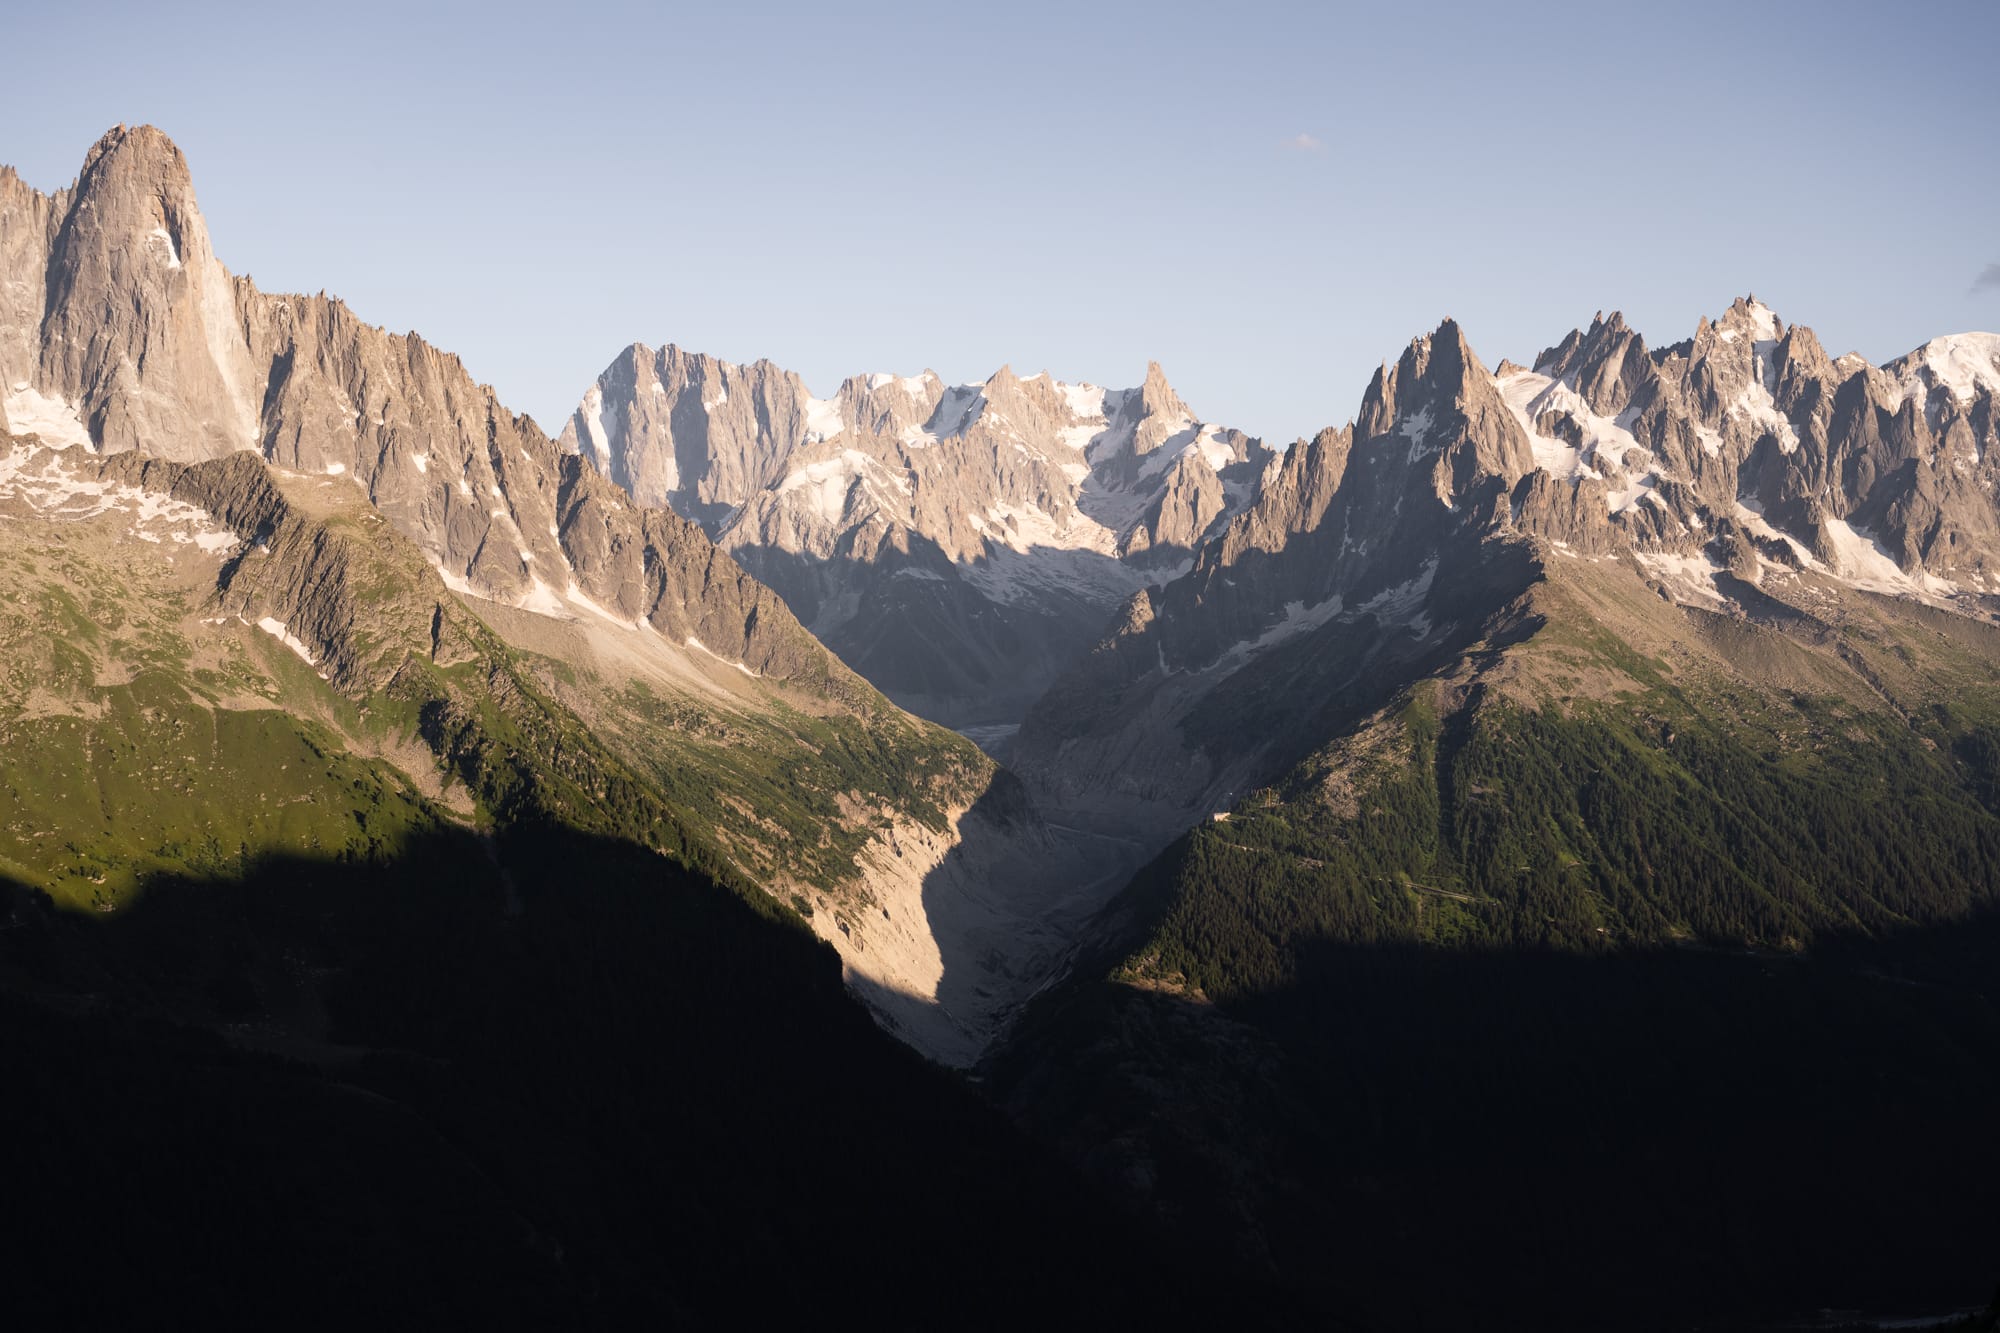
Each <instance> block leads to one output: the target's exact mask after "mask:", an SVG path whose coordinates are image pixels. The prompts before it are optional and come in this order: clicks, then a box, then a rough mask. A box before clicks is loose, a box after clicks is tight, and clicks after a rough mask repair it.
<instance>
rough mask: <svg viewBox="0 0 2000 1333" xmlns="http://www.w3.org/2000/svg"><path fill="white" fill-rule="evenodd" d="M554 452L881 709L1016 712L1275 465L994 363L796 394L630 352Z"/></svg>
mask: <svg viewBox="0 0 2000 1333" xmlns="http://www.w3.org/2000/svg"><path fill="white" fill-rule="evenodd" d="M560 443H561V445H562V447H563V448H564V449H565V450H566V451H570V452H574V453H576V454H578V455H580V456H581V457H583V458H584V459H586V460H588V461H589V463H590V464H591V466H592V467H593V468H594V469H595V470H596V471H597V472H599V473H601V474H602V475H604V476H605V477H608V478H609V479H610V480H612V481H613V482H616V483H617V484H618V485H619V486H621V487H623V488H624V489H625V490H626V491H627V492H628V493H630V494H631V495H632V496H634V497H635V498H637V499H638V500H639V501H641V502H642V503H646V504H662V505H665V506H668V507H670V508H672V509H673V510H674V512H676V513H678V514H681V515H683V516H685V517H687V518H689V519H691V520H693V521H695V522H697V523H700V524H701V525H702V526H703V528H704V529H705V530H706V531H708V532H709V533H710V534H712V535H713V536H715V538H716V539H717V541H718V542H719V544H720V545H721V546H722V547H723V548H724V549H725V550H727V551H729V552H730V553H731V554H732V555H733V556H734V557H735V558H736V559H737V560H739V561H740V562H742V563H743V564H744V565H745V567H747V568H749V569H750V570H751V571H752V572H754V573H755V574H756V575H757V576H758V577H759V578H760V579H762V580H764V581H765V582H767V583H769V584H770V585H771V586H772V587H774V588H776V589H777V590H778V591H779V592H780V593H781V594H782V595H783V596H784V598H785V600H786V602H787V603H788V604H789V605H790V606H791V608H792V610H793V611H794V612H795V613H797V615H798V616H799V618H800V619H801V620H803V621H804V622H805V623H806V624H807V625H808V626H810V627H811V629H812V631H813V632H814V633H815V634H817V635H818V636H819V637H820V638H821V639H822V640H824V641H825V642H826V643H827V644H828V645H829V646H831V647H832V648H833V649H834V650H835V651H836V652H837V653H838V654H839V655H840V656H841V657H842V658H843V659H844V660H845V661H847V662H848V663H850V664H851V665H853V666H854V667H855V668H856V669H857V670H859V671H860V672H861V673H862V674H863V675H865V676H866V677H867V678H868V679H869V680H870V681H871V682H873V683H874V684H875V685H876V686H877V687H878V688H880V689H882V690H883V691H885V692H886V693H888V694H889V695H890V697H892V698H894V699H895V700H896V701H897V702H899V703H901V704H903V705H904V706H906V707H909V708H911V709H913V710H915V711H917V712H920V713H924V714H926V715H928V716H931V717H933V718H936V719H938V720H941V721H945V722H949V723H951V724H953V725H987V726H992V725H1005V724H1008V723H1011V722H1013V721H1016V720H1018V719H1019V717H1020V715H1021V714H1022V712H1024V711H1025V710H1026V708H1027V706H1028V704H1029V703H1031V702H1032V701H1033V699H1034V698H1035V697H1036V696H1038V695H1039V694H1040V693H1041V691H1042V690H1043V689H1044V688H1045V687H1046V685H1047V684H1048V683H1049V681H1051V680H1052V679H1054V677H1055V675H1056V674H1057V673H1058V672H1059V671H1060V670H1062V668H1063V667H1064V666H1066V665H1067V664H1068V663H1069V662H1071V661H1074V660H1075V658H1076V657H1077V656H1078V655H1079V654H1081V653H1082V652H1083V651H1085V650H1086V649H1087V648H1088V647H1089V645H1090V644H1091V643H1093V642H1095V641H1096V639H1097V637H1098V636H1099V634H1100V633H1101V632H1102V629H1103V626H1104V624H1105V622H1106V620H1107V619H1108V618H1109V617H1110V616H1111V615H1112V613H1113V612H1114V611H1115V610H1116V608H1117V607H1118V606H1119V605H1120V604H1121V603H1122V602H1123V601H1124V600H1125V599H1127V598H1128V597H1130V596H1131V595H1132V594H1133V593H1134V592H1135V591H1137V590H1138V589H1140V588H1142V587H1144V586H1146V585H1147V584H1148V583H1150V582H1154V581H1158V580H1162V579H1167V578H1171V577H1173V576H1174V575H1175V574H1176V573H1178V572H1179V571H1181V570H1183V569H1185V568H1186V567H1187V565H1188V562H1189V561H1190V560H1191V559H1192V556H1193V553H1194V551H1195V549H1196V548H1197V547H1198V546H1200V544H1201V543H1202V542H1203V541H1205V540H1207V539H1208V538H1209V537H1210V536H1212V535H1213V534H1215V533H1217V532H1219V531H1220V530H1221V528H1222V527H1223V525H1224V523H1225V521H1226V520H1227V518H1228V517H1229V516H1230V515H1231V514H1234V513H1237V512H1239V511H1240V510H1242V509H1243V507H1244V506H1245V505H1246V504H1247V503H1248V502H1249V500H1250V498H1251V497H1252V496H1253V495H1254V494H1255V493H1256V491H1257V488H1258V486H1259V485H1260V483H1261V479H1262V476H1263V473H1264V471H1265V469H1266V467H1267V465H1268V464H1269V463H1270V462H1271V461H1273V460H1274V459H1275V457H1276V455H1275V454H1273V453H1272V452H1271V451H1269V450H1266V449H1265V448H1264V447H1263V446H1262V445H1261V444H1260V443H1259V442H1258V441H1256V440H1254V439H1251V438H1250V437H1248V436H1246V435H1244V434H1242V433H1241V432H1238V431H1233V430H1227V429H1223V428H1219V427H1215V426H1212V425H1208V424H1206V423H1203V422H1201V421H1199V420H1197V419H1196V418H1195V416H1194V414H1193V413H1192V412H1191V411H1190V410H1189V409H1188V407H1187V406H1186V404H1185V403H1183V402H1182V401H1181V399H1180V397H1179V395H1178V394H1176V393H1175V392H1174V390H1173V388H1172V386H1171V385H1170V384H1168V382H1167V379H1166V375H1165V374H1164V372H1162V371H1161V369H1160V367H1159V366H1158V364H1153V365H1150V366H1149V367H1148V368H1147V373H1146V377H1145V380H1144V382H1143V383H1142V384H1141V385H1140V386H1139V387H1138V388H1136V389H1130V390H1123V391H1120V390H1106V389H1103V388H1100V387H1098V386H1096V385H1089V384H1063V383H1060V382H1058V381H1055V380H1053V379H1051V378H1050V377H1049V376H1048V375H1046V374H1038V375H1029V376H1020V375H1016V374H1015V373H1014V372H1013V370H1012V369H1011V368H1009V367H1002V368H1001V369H1000V370H999V371H997V372H995V373H994V374H993V375H992V376H991V377H990V378H988V379H987V380H986V381H985V382H984V383H982V384H966V385H956V386H953V385H947V384H945V383H944V382H943V381H942V380H941V379H940V378H939V377H938V376H937V375H936V374H935V373H933V372H931V371H924V372H923V373H921V374H919V375H915V376H897V375H880V374H878V375H867V376H854V377H852V378H849V379H848V380H846V381H845V382H843V383H842V384H841V385H840V387H839V389H838V391H837V392H835V394H834V395H833V396H832V397H831V398H827V399H818V398H814V397H813V396H812V395H811V394H810V393H809V392H807V390H806V388H805V386H804V385H803V384H802V383H801V382H800V381H799V379H798V377H797V376H796V375H792V374H790V373H789V372H785V371H782V370H779V369H778V368H777V367H775V366H772V365H771V364H769V363H768V362H757V363H754V364H752V365H749V366H737V365H733V364H731V363H728V362H724V361H719V360H716V359H715V358H712V357H707V356H702V355H698V354H694V353H689V352H685V351H682V350H680V349H678V348H674V347H667V348H664V349H662V350H660V351H657V352H655V351H653V350H652V349H650V348H646V347H644V346H634V347H631V348H628V349H627V350H626V351H625V352H624V353H623V354H621V355H620V356H619V358H618V359H617V360H616V361H614V362H613V363H612V364H611V366H610V367H608V368H607V369H606V370H605V372H604V374H603V375H601V376H599V378H598V382H597V383H596V384H595V385H593V386H592V387H591V389H590V390H589V391H588V392H587V393H586V394H585V395H584V398H583V401H582V403H581V405H580V406H579V407H578V409H577V411H576V412H575V413H574V414H573V415H572V417H571V419H570V421H569V423H568V424H567V425H566V426H565V428H564V430H563V434H562V437H561V440H560Z"/></svg>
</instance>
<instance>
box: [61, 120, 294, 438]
mask: <svg viewBox="0 0 2000 1333" xmlns="http://www.w3.org/2000/svg"><path fill="white" fill-rule="evenodd" d="M68 202H69V207H68V208H67V209H66V210H65V212H64V216H63V217H62V220H61V222H60V223H59V224H58V226H57V229H56V231H55V234H54V236H53V237H52V238H51V244H50V247H49V251H48V255H47V288H46V291H45V293H44V309H43V311H42V316H41V320H40V324H41V346H40V353H41V355H40V358H39V366H38V373H37V376H36V380H37V382H38V384H39V386H41V387H42V388H43V389H44V390H45V391H53V392H55V393H57V394H59V395H60V396H61V397H63V398H65V399H67V400H68V401H69V402H71V403H74V404H75V405H76V406H77V411H78V414H79V415H80V416H81V417H82V419H83V420H84V422H85V423H86V425H87V426H88V427H89V429H90V432H91V436H92V438H93V439H95V440H96V441H97V442H98V444H99V446H100V447H101V448H104V449H108V450H119V449H133V448H138V447H140V445H141V444H142V443H144V442H148V441H156V442H159V447H160V449H162V450H165V451H168V452H169V453H170V454H171V455H173V456H178V457H181V458H183V459H194V458H203V457H212V456H214V455H217V454H220V453H225V452H227V451H229V450H233V449H244V448H249V447H251V446H252V444H253V443H254V441H255V435H256V412H255V407H254V404H255V402H256V395H257V391H258V390H259V388H260V387H261V384H260V379H259V376H258V374H257V371H256V369H255V368H254V367H253V365H252V361H251V356H250V349H249V347H248V346H247V345H246V340H245V338H244V331H243V325H242V314H243V312H242V310H241V309H240V308H239V303H238V295H239V294H238V291H237V284H235V283H234V282H233V281H232V280H231V279H230V277H229V275H228V274H227V273H226V272H225V271H224V270H223V268H222V266H221V265H220V264H219V263H217V262H216V258H215V253H214V251H213V249H212V248H211V247H210V245H209V241H208V229H207V227H206V226H205V225H204V224H203V223H202V219H201V213H200V211H199V210H198V209H197V208H196V207H195V199H194V185H193V182H192V180H191V179H190V177H189V175H188V167H187V160H186V159H185V158H184V157H182V156H181V152H180V150H179V149H178V148H176V147H175V146H174V145H173V143H172V142H171V141H169V140H168V139H167V137H166V136H165V135H164V134H161V133H160V132H159V131H158V130H156V129H153V128H152V127H150V126H141V127H140V128H138V129H136V130H124V129H122V128H121V129H118V130H113V131H112V132H111V133H109V134H107V135H105V136H104V137H103V138H102V139H100V140H98V142H97V144H96V146H95V147H93V148H92V149H91V150H90V153H89V155H88V156H87V157H85V159H84V164H83V174H82V175H81V176H80V177H79V178H78V180H77V183H76V186H75V187H74V192H73V195H72V197H71V198H70V200H69V201H68ZM163 456H167V454H163Z"/></svg>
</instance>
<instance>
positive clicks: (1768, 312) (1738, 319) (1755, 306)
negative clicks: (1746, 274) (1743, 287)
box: [1715, 296, 1785, 343]
mask: <svg viewBox="0 0 2000 1333" xmlns="http://www.w3.org/2000/svg"><path fill="white" fill-rule="evenodd" d="M1784 336H1785V326H1784V321H1783V320H1781V319H1779V318H1778V316H1777V312H1776V311H1774V310H1772V309H1771V307H1769V306H1767V305H1765V304H1764V303H1763V302H1762V301H1759V300H1758V299H1757V298H1756V297H1754V296H1749V297H1742V296H1739V297H1737V298H1736V300H1735V302H1734V303H1732V304H1731V305H1730V307H1729V309H1727V310H1725V311H1723V312H1722V317H1721V318H1720V319H1718V320H1716V321H1715V337H1716V341H1718V342H1725V343H1732V342H1735V341H1736V340H1737V339H1739V338H1743V339H1747V340H1748V341H1750V342H1753V343H1775V342H1777V341H1778V340H1779V339H1780V338H1782V337H1784Z"/></svg>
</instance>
